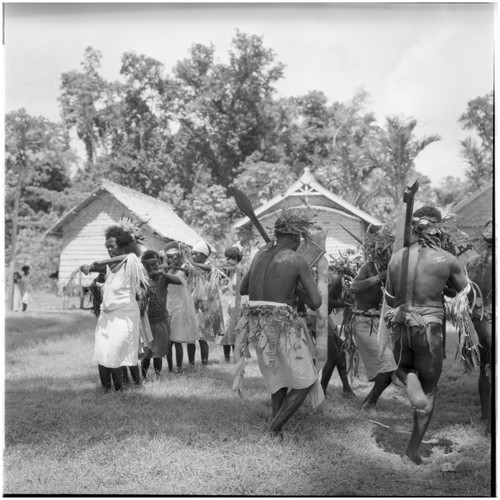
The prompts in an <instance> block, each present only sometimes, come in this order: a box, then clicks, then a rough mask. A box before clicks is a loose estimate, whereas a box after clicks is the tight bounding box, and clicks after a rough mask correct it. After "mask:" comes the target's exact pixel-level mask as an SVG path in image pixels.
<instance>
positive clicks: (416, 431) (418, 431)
mask: <svg viewBox="0 0 500 500" xmlns="http://www.w3.org/2000/svg"><path fill="white" fill-rule="evenodd" d="M428 398H429V406H430V412H429V413H424V412H422V411H419V410H415V411H414V412H413V432H412V434H411V438H410V442H409V443H408V446H407V448H406V452H405V454H406V456H407V457H408V458H409V459H410V460H411V461H412V462H415V463H416V464H417V465H420V464H421V463H422V458H421V457H420V454H419V453H418V449H419V447H420V443H421V442H422V439H423V438H424V434H425V431H426V430H427V427H429V423H430V421H431V417H432V414H433V413H434V399H435V396H434V395H429V396H428Z"/></svg>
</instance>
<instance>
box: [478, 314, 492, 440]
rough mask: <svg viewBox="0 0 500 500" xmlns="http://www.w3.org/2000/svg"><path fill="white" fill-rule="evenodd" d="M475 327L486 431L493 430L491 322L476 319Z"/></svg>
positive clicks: (482, 413)
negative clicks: (477, 338) (490, 376)
mask: <svg viewBox="0 0 500 500" xmlns="http://www.w3.org/2000/svg"><path fill="white" fill-rule="evenodd" d="M474 327H475V329H476V332H477V333H478V335H479V341H480V343H481V347H480V348H479V356H480V364H479V382H478V389H479V400H480V402H481V420H485V421H486V431H487V432H491V381H490V378H489V375H490V374H489V373H488V371H489V370H490V367H491V352H492V351H491V323H490V322H489V321H488V320H486V319H483V320H482V321H474Z"/></svg>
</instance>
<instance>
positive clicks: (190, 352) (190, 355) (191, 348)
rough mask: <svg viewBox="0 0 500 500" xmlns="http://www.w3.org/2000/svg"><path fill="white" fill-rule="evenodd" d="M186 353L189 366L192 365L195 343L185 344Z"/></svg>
mask: <svg viewBox="0 0 500 500" xmlns="http://www.w3.org/2000/svg"><path fill="white" fill-rule="evenodd" d="M187 353H188V360H189V364H190V365H191V366H194V356H195V354H196V344H195V343H192V344H188V345H187Z"/></svg>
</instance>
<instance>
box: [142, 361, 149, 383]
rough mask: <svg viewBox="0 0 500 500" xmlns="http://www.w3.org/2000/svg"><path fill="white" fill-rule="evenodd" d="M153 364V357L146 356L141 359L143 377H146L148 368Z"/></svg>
mask: <svg viewBox="0 0 500 500" xmlns="http://www.w3.org/2000/svg"><path fill="white" fill-rule="evenodd" d="M150 364H151V358H144V359H143V360H142V361H141V368H142V378H143V379H145V378H146V375H147V374H148V369H149V365H150Z"/></svg>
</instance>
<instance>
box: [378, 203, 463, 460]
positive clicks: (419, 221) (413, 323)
mask: <svg viewBox="0 0 500 500" xmlns="http://www.w3.org/2000/svg"><path fill="white" fill-rule="evenodd" d="M440 221H441V214H440V212H439V210H437V209H436V208H434V207H422V208H421V209H419V210H416V211H415V212H414V214H413V221H412V233H413V240H412V241H413V243H412V244H411V245H410V246H409V247H405V248H402V249H401V250H399V251H398V252H396V253H395V254H394V255H393V256H392V258H391V260H390V262H389V266H388V276H387V283H386V299H387V302H388V304H389V305H390V306H391V307H392V308H393V309H391V310H390V311H389V312H388V313H387V315H386V322H387V325H388V327H389V328H390V329H392V334H393V339H394V343H395V345H394V353H395V356H396V361H397V363H398V369H397V375H398V377H399V378H400V379H401V381H402V382H403V383H405V384H406V386H407V391H408V397H409V399H410V401H411V403H412V404H413V406H414V407H415V410H414V414H413V432H412V435H411V438H410V442H409V443H408V446H407V448H406V452H405V454H406V456H407V457H409V458H410V460H412V461H413V462H415V463H416V464H421V463H422V458H421V457H420V455H419V451H418V450H419V447H420V444H421V442H422V439H423V437H424V434H425V431H426V430H427V427H428V426H429V422H430V420H431V417H432V413H433V411H434V403H435V397H436V391H437V384H438V380H439V377H440V375H441V370H442V367H443V349H442V342H443V330H442V325H443V317H444V310H443V302H442V296H443V290H444V289H445V287H446V285H447V283H448V285H449V286H451V287H453V288H454V289H455V290H456V291H460V290H462V289H464V288H465V287H466V286H467V284H468V282H467V277H466V276H465V274H464V272H463V270H462V266H461V265H460V263H459V262H458V260H457V258H456V257H454V256H453V255H452V254H451V253H449V252H447V251H445V250H443V249H442V248H440V246H439V243H440V235H441V234H442V233H441V232H440V231H439V230H437V229H436V231H435V232H434V233H433V231H432V227H433V226H432V225H433V224H436V223H439V222H440ZM430 236H431V237H432V239H429V237H430ZM405 283H406V286H405Z"/></svg>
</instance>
